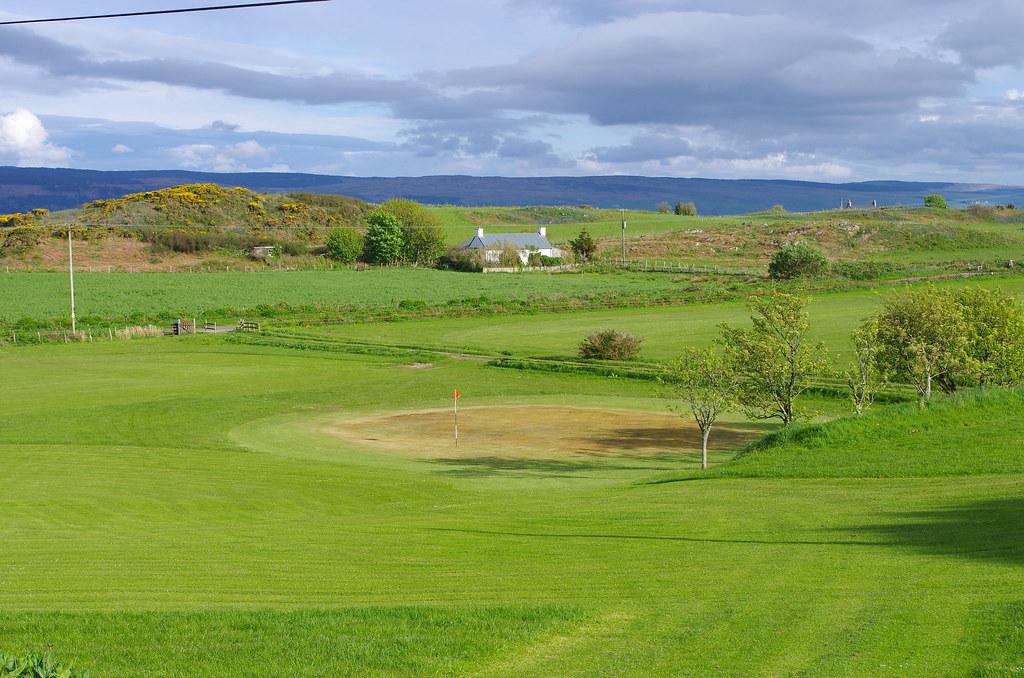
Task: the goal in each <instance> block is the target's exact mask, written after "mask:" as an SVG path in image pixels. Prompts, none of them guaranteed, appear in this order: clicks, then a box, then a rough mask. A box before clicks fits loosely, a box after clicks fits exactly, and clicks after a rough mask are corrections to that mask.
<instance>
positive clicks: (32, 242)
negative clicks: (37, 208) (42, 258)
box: [0, 226, 45, 254]
mask: <svg viewBox="0 0 1024 678" xmlns="http://www.w3.org/2000/svg"><path fill="white" fill-rule="evenodd" d="M44 236H45V232H44V231H43V229H41V228H36V227H33V226H15V227H13V228H5V229H3V230H0V252H3V251H6V252H13V253H15V254H17V253H20V252H25V251H27V250H30V249H32V248H33V247H35V246H36V245H38V244H39V243H41V242H42V241H43V237H44Z"/></svg>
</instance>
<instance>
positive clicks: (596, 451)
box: [326, 406, 763, 459]
mask: <svg viewBox="0 0 1024 678" xmlns="http://www.w3.org/2000/svg"><path fill="white" fill-rule="evenodd" d="M326 431H327V432H328V433H330V434H331V435H335V436H338V437H340V438H343V439H345V440H347V441H349V442H353V443H357V444H359V445H360V446H364V447H371V448H376V449H380V450H386V451H391V452H396V453H399V454H402V455H406V456H412V457H419V458H428V459H453V458H466V459H468V458H474V457H483V456H487V457H509V458H537V459H544V458H552V457H565V456H573V455H592V456H608V457H635V456H661V455H671V454H679V453H686V452H693V451H695V450H697V449H699V444H700V438H699V436H698V432H697V428H696V427H695V426H694V424H693V423H692V421H690V420H687V419H683V418H681V417H678V416H673V415H672V414H669V413H665V414H661V413H657V412H644V411H640V410H619V409H615V410H611V409H595V408H577V407H551V406H536V407H528V406H515V407H467V408H460V409H459V443H458V446H456V445H455V440H454V417H453V414H452V410H450V409H432V410H419V411H414V412H390V413H383V414H375V415H371V416H364V417H358V418H348V419H343V420H338V421H335V422H332V423H330V424H328V425H327V426H326ZM762 433H763V431H760V430H758V429H757V428H756V427H755V426H750V427H745V426H742V425H721V426H717V427H716V428H715V430H714V432H713V434H712V441H713V444H714V446H715V447H716V448H717V449H736V448H738V447H741V446H742V445H744V444H746V443H748V442H750V441H751V440H753V439H755V438H756V437H758V436H760V435H762Z"/></svg>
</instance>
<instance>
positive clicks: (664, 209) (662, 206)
mask: <svg viewBox="0 0 1024 678" xmlns="http://www.w3.org/2000/svg"><path fill="white" fill-rule="evenodd" d="M658 212H659V213H660V214H671V212H672V206H671V205H669V204H668V203H667V202H664V201H662V202H659V203H658Z"/></svg>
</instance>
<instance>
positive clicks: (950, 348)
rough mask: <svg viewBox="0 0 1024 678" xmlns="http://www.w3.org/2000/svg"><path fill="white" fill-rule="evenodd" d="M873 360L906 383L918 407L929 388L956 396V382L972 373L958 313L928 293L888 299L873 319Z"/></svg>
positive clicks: (944, 298) (966, 333)
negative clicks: (875, 354) (912, 387)
mask: <svg viewBox="0 0 1024 678" xmlns="http://www.w3.org/2000/svg"><path fill="white" fill-rule="evenodd" d="M877 338H878V345H879V356H878V357H879V360H881V364H882V365H884V366H886V367H887V368H888V369H889V370H890V371H891V372H892V374H893V376H894V377H896V378H902V379H906V380H908V381H910V382H912V383H913V384H914V385H915V386H916V388H917V393H918V396H919V397H920V399H921V402H922V403H925V402H928V401H929V400H931V397H932V390H933V385H934V384H938V385H939V386H940V387H941V388H942V389H943V390H944V391H946V392H947V393H952V392H954V391H956V387H957V376H958V375H964V374H967V373H972V372H975V370H976V368H975V367H974V366H973V364H972V362H973V361H972V359H971V356H970V329H969V327H968V325H967V322H966V319H965V317H964V313H963V310H962V309H961V308H960V305H959V304H957V303H956V301H955V299H953V297H952V296H950V295H949V294H946V293H944V292H940V291H939V290H936V289H935V288H934V287H927V288H924V289H920V290H911V291H909V292H906V293H904V294H902V295H900V296H898V297H895V298H893V299H890V300H889V301H888V302H887V303H886V305H885V307H884V308H883V309H882V312H881V313H880V314H879V315H878V335H877Z"/></svg>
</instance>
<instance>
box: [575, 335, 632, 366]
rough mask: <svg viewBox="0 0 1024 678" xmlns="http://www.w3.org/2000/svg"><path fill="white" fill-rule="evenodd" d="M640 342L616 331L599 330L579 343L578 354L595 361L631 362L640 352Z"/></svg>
mask: <svg viewBox="0 0 1024 678" xmlns="http://www.w3.org/2000/svg"><path fill="white" fill-rule="evenodd" d="M641 341H642V340H641V339H640V338H639V337H634V336H633V335H631V334H626V333H625V332H619V331H618V330H601V331H599V332H594V333H593V334H591V335H589V336H588V337H587V338H586V339H584V340H583V341H582V342H580V347H579V354H580V357H581V358H590V359H595V360H631V359H633V358H635V357H636V354H637V353H638V352H639V351H640V342H641Z"/></svg>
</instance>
